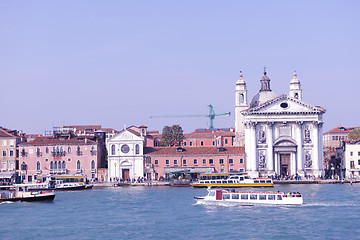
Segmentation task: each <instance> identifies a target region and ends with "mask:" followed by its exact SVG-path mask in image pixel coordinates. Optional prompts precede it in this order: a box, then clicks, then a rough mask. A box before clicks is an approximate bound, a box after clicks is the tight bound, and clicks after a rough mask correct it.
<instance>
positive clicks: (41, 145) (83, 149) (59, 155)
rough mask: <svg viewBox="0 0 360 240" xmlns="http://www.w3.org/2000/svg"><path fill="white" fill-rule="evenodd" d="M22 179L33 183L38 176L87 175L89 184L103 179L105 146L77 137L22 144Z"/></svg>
mask: <svg viewBox="0 0 360 240" xmlns="http://www.w3.org/2000/svg"><path fill="white" fill-rule="evenodd" d="M19 150H20V157H19V163H20V175H21V179H22V180H23V181H25V182H32V181H33V180H34V179H36V177H37V176H38V175H63V174H71V175H73V174H83V175H85V176H86V178H87V179H88V180H97V179H106V177H105V176H100V175H99V173H98V169H100V168H101V167H102V164H103V163H102V162H101V159H102V158H101V155H102V154H101V144H99V143H97V142H96V141H93V140H89V139H87V138H84V137H82V138H78V137H74V136H69V135H68V136H62V135H55V136H45V137H37V138H35V139H34V140H33V141H30V142H26V143H21V144H19Z"/></svg>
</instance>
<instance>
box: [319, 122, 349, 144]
mask: <svg viewBox="0 0 360 240" xmlns="http://www.w3.org/2000/svg"><path fill="white" fill-rule="evenodd" d="M354 128H355V127H342V126H340V127H336V128H333V129H331V130H329V131H327V132H326V133H324V134H323V143H324V148H331V149H335V148H338V147H340V145H341V141H344V140H348V135H349V134H350V133H351V132H352V131H353V130H354Z"/></svg>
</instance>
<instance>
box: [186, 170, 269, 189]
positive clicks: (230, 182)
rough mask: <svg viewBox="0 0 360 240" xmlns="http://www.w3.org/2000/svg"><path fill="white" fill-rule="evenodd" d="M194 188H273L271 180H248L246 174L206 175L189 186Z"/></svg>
mask: <svg viewBox="0 0 360 240" xmlns="http://www.w3.org/2000/svg"><path fill="white" fill-rule="evenodd" d="M191 186H193V187H194V188H206V187H222V188H238V187H274V183H273V181H272V179H271V178H250V177H249V176H248V175H247V173H207V174H202V175H200V180H198V181H197V182H194V183H192V184H191Z"/></svg>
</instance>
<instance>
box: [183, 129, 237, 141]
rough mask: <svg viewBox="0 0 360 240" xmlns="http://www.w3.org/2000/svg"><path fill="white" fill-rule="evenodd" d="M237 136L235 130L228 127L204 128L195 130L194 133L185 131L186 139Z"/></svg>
mask: <svg viewBox="0 0 360 240" xmlns="http://www.w3.org/2000/svg"><path fill="white" fill-rule="evenodd" d="M234 136H235V132H234V131H232V130H230V129H228V130H224V129H216V130H209V129H204V130H195V132H192V133H185V134H184V137H185V139H205V138H208V139H214V138H217V137H234Z"/></svg>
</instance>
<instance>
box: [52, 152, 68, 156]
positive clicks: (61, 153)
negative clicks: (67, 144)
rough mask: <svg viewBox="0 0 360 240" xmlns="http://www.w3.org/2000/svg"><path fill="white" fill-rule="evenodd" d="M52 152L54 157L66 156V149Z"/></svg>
mask: <svg viewBox="0 0 360 240" xmlns="http://www.w3.org/2000/svg"><path fill="white" fill-rule="evenodd" d="M51 154H52V156H53V157H63V156H65V151H62V152H58V151H55V152H51Z"/></svg>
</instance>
